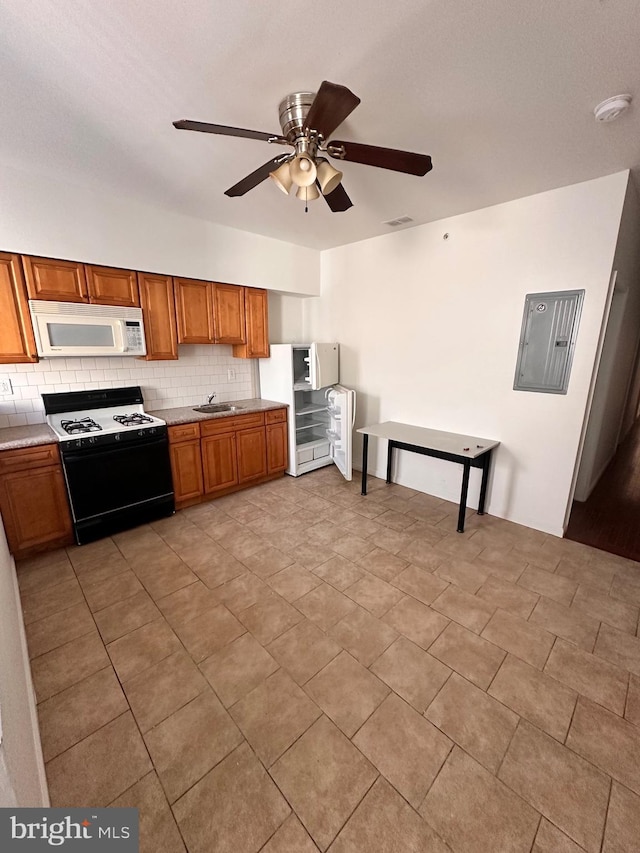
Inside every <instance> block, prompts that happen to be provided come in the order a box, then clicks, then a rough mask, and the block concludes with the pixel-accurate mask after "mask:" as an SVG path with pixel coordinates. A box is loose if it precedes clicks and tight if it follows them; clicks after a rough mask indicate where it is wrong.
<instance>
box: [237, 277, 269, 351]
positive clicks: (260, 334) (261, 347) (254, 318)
mask: <svg viewBox="0 0 640 853" xmlns="http://www.w3.org/2000/svg"><path fill="white" fill-rule="evenodd" d="M244 309H245V317H246V320H245V322H246V330H247V342H246V343H245V344H236V345H235V346H234V348H233V354H234V355H235V356H236V358H269V309H268V294H267V291H266V290H261V289H260V288H257V287H245V289H244Z"/></svg>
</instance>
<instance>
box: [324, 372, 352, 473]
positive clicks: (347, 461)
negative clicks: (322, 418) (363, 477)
mask: <svg viewBox="0 0 640 853" xmlns="http://www.w3.org/2000/svg"><path fill="white" fill-rule="evenodd" d="M327 411H328V413H329V427H328V429H327V438H328V439H329V446H330V451H329V452H330V454H331V458H332V459H333V461H334V463H335V465H336V467H337V468H338V470H339V471H340V473H341V474H342V476H343V477H344V478H345V480H351V479H352V477H353V425H354V422H355V417H356V392H355V391H352V390H351V389H349V388H344V387H343V386H342V385H335V386H334V387H333V388H330V389H329V390H328V391H327Z"/></svg>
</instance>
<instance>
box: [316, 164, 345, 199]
mask: <svg viewBox="0 0 640 853" xmlns="http://www.w3.org/2000/svg"><path fill="white" fill-rule="evenodd" d="M341 180H342V172H339V171H338V170H337V169H334V168H333V166H332V165H331V163H329V162H328V161H327V160H323V161H322V162H321V163H320V164H319V166H318V183H319V184H320V189H321V190H322V194H323V195H329V193H332V192H333V191H334V190H335V188H336V187H337V186H338V184H339V183H340V181H341Z"/></svg>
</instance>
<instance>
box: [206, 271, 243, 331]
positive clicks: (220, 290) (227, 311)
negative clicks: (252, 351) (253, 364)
mask: <svg viewBox="0 0 640 853" xmlns="http://www.w3.org/2000/svg"><path fill="white" fill-rule="evenodd" d="M213 317H214V326H215V334H216V343H217V344H243V343H244V342H245V341H246V339H247V338H246V332H245V314H244V287H238V286H237V285H235V284H218V283H217V282H216V283H214V285H213Z"/></svg>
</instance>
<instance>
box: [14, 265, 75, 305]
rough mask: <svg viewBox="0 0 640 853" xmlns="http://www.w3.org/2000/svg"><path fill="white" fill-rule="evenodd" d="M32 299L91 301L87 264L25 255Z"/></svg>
mask: <svg viewBox="0 0 640 853" xmlns="http://www.w3.org/2000/svg"><path fill="white" fill-rule="evenodd" d="M22 264H23V267H24V274H25V277H26V279H27V292H28V294H29V299H48V300H49V301H51V302H88V301H89V292H88V290H87V278H86V274H85V269H84V264H80V263H76V261H57V260H54V259H52V258H33V257H30V256H28V255H23V256H22Z"/></svg>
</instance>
